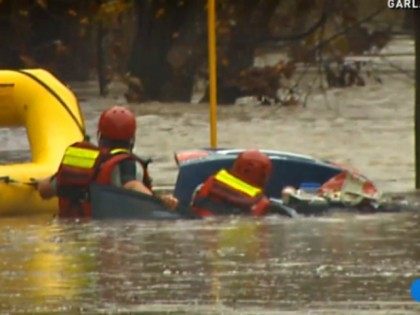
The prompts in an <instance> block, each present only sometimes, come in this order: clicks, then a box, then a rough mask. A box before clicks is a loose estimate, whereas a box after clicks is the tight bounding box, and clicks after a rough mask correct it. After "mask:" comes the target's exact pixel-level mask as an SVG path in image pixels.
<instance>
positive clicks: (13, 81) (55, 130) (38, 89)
mask: <svg viewBox="0 0 420 315" xmlns="http://www.w3.org/2000/svg"><path fill="white" fill-rule="evenodd" d="M19 126H20V127H25V128H26V132H27V136H28V142H29V146H30V151H31V161H30V162H28V163H20V164H6V165H4V164H0V216H1V215H30V214H55V213H56V212H57V210H58V203H57V198H53V199H51V200H49V201H46V200H42V199H41V198H40V197H39V194H38V192H37V191H36V190H35V188H34V186H33V185H30V183H31V180H32V179H40V178H44V177H47V176H50V175H52V174H53V173H54V172H55V171H56V170H57V168H58V166H59V164H60V161H61V158H62V155H63V153H64V150H65V148H66V147H67V146H68V145H70V144H71V143H73V142H75V141H80V140H82V139H83V137H84V134H85V127H84V121H83V117H82V114H81V111H80V108H79V105H78V102H77V100H76V97H75V96H74V94H73V93H72V92H71V91H70V90H69V89H68V88H67V87H66V86H64V85H63V84H62V83H61V82H59V81H58V80H57V79H56V78H55V77H54V76H52V75H51V74H50V73H48V72H47V71H45V70H41V69H34V70H0V127H19Z"/></svg>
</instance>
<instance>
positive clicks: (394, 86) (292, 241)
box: [0, 42, 420, 315]
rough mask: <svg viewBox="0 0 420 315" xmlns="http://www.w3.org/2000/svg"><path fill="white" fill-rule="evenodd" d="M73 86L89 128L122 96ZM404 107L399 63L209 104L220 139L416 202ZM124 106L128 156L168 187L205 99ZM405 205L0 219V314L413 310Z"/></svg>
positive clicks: (5, 136)
mask: <svg viewBox="0 0 420 315" xmlns="http://www.w3.org/2000/svg"><path fill="white" fill-rule="evenodd" d="M411 44H412V42H411ZM411 44H410V43H408V44H407V45H408V46H409V47H411V46H410V45H411ZM412 61H413V58H411V59H409V60H408V64H409V67H411V69H412V68H413V65H412ZM410 62H411V64H410ZM72 87H73V89H74V90H75V91H76V93H77V95H78V97H79V98H80V99H81V104H82V106H83V111H84V113H85V116H86V120H87V126H88V131H89V133H90V134H92V135H94V134H95V133H94V130H95V125H96V121H97V117H98V114H99V113H100V111H101V110H102V109H103V108H105V107H107V106H109V105H111V104H114V103H124V102H123V100H122V99H121V98H120V96H119V93H115V94H113V95H111V96H110V97H108V98H106V99H100V98H97V97H95V93H96V85H95V83H89V84H86V83H84V84H76V83H74V84H72ZM413 106H414V81H413V80H412V79H410V78H409V76H407V75H405V74H398V73H396V72H393V73H387V74H386V75H383V83H382V84H379V83H371V84H369V85H368V86H365V87H352V88H346V89H333V90H328V91H327V92H326V94H324V93H318V92H314V93H313V94H311V96H310V97H309V99H308V102H307V106H306V108H303V107H278V106H267V107H263V106H257V105H255V104H252V102H248V103H246V104H242V105H241V104H237V105H234V106H220V107H219V111H218V114H219V123H218V135H219V146H220V147H228V148H251V147H257V148H267V149H273V150H284V151H291V152H295V153H301V154H308V155H313V156H315V157H318V158H322V159H329V160H333V161H336V162H340V163H346V164H350V165H352V166H353V167H355V168H357V169H359V170H360V171H361V172H362V173H363V174H366V175H367V176H368V177H369V178H371V179H372V180H373V181H375V182H376V183H377V184H378V186H379V187H380V188H381V190H383V191H385V192H393V193H399V194H401V195H402V196H403V197H404V198H407V199H408V200H409V202H412V203H413V204H414V205H416V202H417V201H418V198H417V197H416V194H415V193H414V133H413V132H414V130H413V113H414V110H413V108H414V107H413ZM131 107H132V108H133V109H135V111H136V113H137V114H138V118H137V119H138V123H139V126H140V129H139V131H138V134H137V144H136V151H137V153H139V154H143V155H150V156H152V157H153V158H154V161H155V162H154V163H153V165H152V166H151V172H152V175H153V177H154V180H155V184H157V185H166V184H169V185H171V184H173V183H174V181H175V179H176V167H175V163H174V160H173V152H174V151H177V150H182V149H191V148H200V147H207V146H208V145H209V140H208V138H209V137H208V135H209V128H208V108H207V106H206V104H198V105H191V104H162V103H145V104H138V105H131ZM23 138H24V134H23V133H22V132H21V131H16V132H10V131H5V130H2V131H1V133H0V139H1V141H2V143H5V145H4V146H3V148H2V150H3V151H2V153H3V159H11V160H13V159H15V158H19V156H22V155H24V153H19V152H17V150H18V149H19V147H20V146H21V145H22V143H23V142H24V141H23V140H22V139H23ZM8 152H9V153H8ZM16 152H17V153H16ZM5 156H6V158H5ZM413 208H415V209H414V210H413V211H408V212H402V213H392V214H390V213H388V214H374V215H357V214H343V213H341V214H333V215H329V216H326V217H318V218H312V217H308V218H299V219H296V220H291V219H287V218H281V217H276V216H273V217H266V218H262V219H258V220H251V219H248V218H235V217H227V218H220V219H215V220H203V221H187V220H181V221H177V222H141V221H118V220H117V221H96V222H95V221H93V222H87V223H81V222H62V221H57V220H54V219H51V218H47V217H39V218H2V219H1V220H0V313H5V314H7V313H31V314H32V313H68V314H74V313H89V314H90V313H107V314H110V313H119V312H125V313H130V312H131V313H140V314H378V315H379V314H381V315H382V314H419V313H420V304H419V303H415V302H414V301H412V299H411V297H410V284H411V283H412V281H413V280H414V279H416V278H420V264H419V262H420V213H419V212H418V211H417V209H416V206H414V207H413ZM116 210H117V209H116Z"/></svg>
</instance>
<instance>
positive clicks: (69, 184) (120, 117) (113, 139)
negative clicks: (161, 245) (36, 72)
mask: <svg viewBox="0 0 420 315" xmlns="http://www.w3.org/2000/svg"><path fill="white" fill-rule="evenodd" d="M135 133H136V119H135V116H134V114H133V113H132V112H131V111H130V110H128V109H127V108H125V107H122V106H113V107H111V108H109V109H107V110H105V111H104V112H102V114H101V116H100V118H99V123H98V135H97V136H98V146H95V145H93V144H92V143H90V142H87V141H82V142H76V143H74V144H72V145H71V146H69V147H68V148H67V149H66V151H65V153H64V156H63V159H62V161H61V164H60V166H59V168H58V171H57V173H56V174H55V175H54V176H52V177H51V178H47V179H45V180H41V181H39V182H38V185H37V186H38V191H39V193H40V195H41V197H42V198H44V199H48V198H51V197H53V196H58V197H59V216H60V217H90V216H91V205H90V202H89V185H90V184H92V183H98V184H103V185H115V186H120V187H124V188H126V189H132V190H135V191H139V192H142V193H144V194H148V195H152V194H153V192H152V186H151V179H150V177H149V174H148V170H147V164H148V163H149V162H150V160H149V161H146V160H143V159H141V158H140V157H138V156H136V155H135V154H133V153H132V149H133V146H134V141H135ZM138 165H139V166H140V168H138V167H137V166H138ZM140 177H141V180H139V178H140ZM160 198H161V200H162V201H163V203H164V204H165V205H166V206H167V207H169V208H171V209H174V208H175V207H176V206H177V203H178V201H177V199H176V198H175V197H173V196H172V195H162V196H160Z"/></svg>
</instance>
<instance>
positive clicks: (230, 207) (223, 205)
mask: <svg viewBox="0 0 420 315" xmlns="http://www.w3.org/2000/svg"><path fill="white" fill-rule="evenodd" d="M271 170H272V163H271V160H270V159H269V158H268V156H267V155H265V154H264V153H262V152H260V151H258V150H246V151H244V152H242V153H240V154H239V155H238V157H237V158H236V160H235V161H234V163H233V166H232V168H231V169H230V170H225V169H222V170H220V171H218V172H217V173H216V174H214V175H212V176H210V177H209V178H208V179H207V180H206V181H205V182H204V183H203V184H201V185H200V186H199V187H198V188H197V190H196V193H195V194H194V197H193V200H192V203H191V206H192V210H193V212H194V213H195V214H196V215H197V216H199V217H206V216H213V215H221V214H250V215H255V216H261V215H264V214H266V213H267V212H268V210H269V208H270V206H271V204H270V200H269V199H268V198H267V197H266V196H265V194H264V187H265V184H266V183H267V181H268V179H269V177H270V175H271Z"/></svg>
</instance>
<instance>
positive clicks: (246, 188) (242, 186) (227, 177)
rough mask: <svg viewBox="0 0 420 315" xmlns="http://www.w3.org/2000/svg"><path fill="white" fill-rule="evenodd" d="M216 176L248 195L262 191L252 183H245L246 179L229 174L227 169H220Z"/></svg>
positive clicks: (254, 194)
mask: <svg viewBox="0 0 420 315" xmlns="http://www.w3.org/2000/svg"><path fill="white" fill-rule="evenodd" d="M215 178H216V179H217V180H218V181H219V182H222V183H223V184H226V185H227V186H229V187H232V188H233V189H235V190H238V191H240V192H242V193H244V194H246V195H248V196H251V197H255V196H256V195H258V194H259V193H261V189H260V188H258V187H255V186H252V185H250V184H247V183H245V182H244V181H242V180H240V179H239V178H237V177H235V176H233V175H231V174H229V173H228V172H227V171H226V170H221V171H219V172H218V173H217V174H216V176H215Z"/></svg>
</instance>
